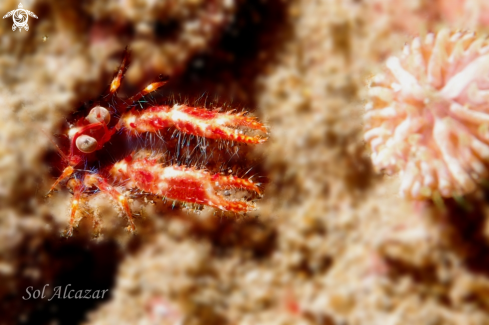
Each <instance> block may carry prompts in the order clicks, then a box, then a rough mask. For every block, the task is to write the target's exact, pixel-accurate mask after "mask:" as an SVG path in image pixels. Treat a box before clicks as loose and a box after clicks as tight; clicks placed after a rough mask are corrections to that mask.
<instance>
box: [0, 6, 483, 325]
mask: <svg viewBox="0 0 489 325" xmlns="http://www.w3.org/2000/svg"><path fill="white" fill-rule="evenodd" d="M189 2H190V1H189ZM168 3H171V2H168ZM410 3H411V4H412V2H411V1H410V0H403V1H401V4H402V5H405V7H406V8H408V9H407V10H413V11H412V12H409V13H410V14H413V15H416V14H417V11H416V10H417V9H416V8H414V9H412V8H411V7H410V5H409V4H410ZM147 4H148V8H151V6H150V5H149V4H150V2H148V3H147ZM25 5H26V6H27V4H25ZM112 5H113V6H115V8H114V9H111V10H114V11H117V10H118V9H117V4H116V3H115V2H114V3H113V4H112ZM15 6H16V4H14V3H12V4H10V5H9V6H7V7H8V8H14V7H15ZM163 7H164V6H162V8H163ZM34 8H35V7H34ZM34 8H33V9H32V11H34V12H36V9H34ZM165 8H169V7H165ZM286 8H287V13H288V16H287V17H288V23H287V24H285V25H284V26H283V31H284V32H283V33H284V34H285V35H284V36H286V39H287V40H286V41H285V42H284V43H283V44H281V45H280V46H279V47H278V48H277V49H276V53H274V55H275V56H276V60H275V61H273V62H271V63H269V64H268V65H267V66H263V67H260V70H261V71H262V73H261V76H260V78H258V80H256V86H257V87H256V88H257V89H258V90H259V91H257V92H256V93H254V94H252V95H256V97H255V98H254V100H255V102H256V104H257V107H256V110H255V113H256V114H257V115H258V116H259V117H260V119H263V120H265V121H266V122H267V123H268V124H269V125H270V129H271V139H270V141H269V142H268V144H266V145H264V146H262V147H259V148H258V149H257V152H256V154H257V156H262V157H264V158H263V166H264V168H265V170H264V171H263V173H264V174H265V175H267V177H268V178H269V183H268V185H267V188H266V191H265V197H264V199H263V200H262V201H261V202H260V203H259V208H260V213H259V215H258V217H257V218H256V219H255V218H243V219H242V220H238V221H236V220H229V219H220V218H218V217H217V218H216V217H215V216H214V215H213V214H212V213H211V212H210V211H208V210H204V211H203V212H202V213H201V214H200V215H195V214H193V213H189V214H188V215H185V214H179V213H171V212H168V211H167V210H164V209H163V208H162V207H160V206H159V205H158V204H159V203H158V204H157V205H155V206H151V205H150V206H148V208H146V210H145V215H146V216H148V218H147V220H148V222H147V224H145V222H144V220H142V221H140V223H139V224H138V227H139V236H141V238H142V239H141V241H143V242H144V244H143V245H142V247H141V248H140V249H139V250H137V251H136V252H135V253H131V254H129V253H126V258H125V260H124V261H123V262H122V264H121V265H120V268H119V271H118V275H117V278H116V283H115V287H114V288H113V289H112V290H111V292H112V300H111V301H108V302H107V303H106V304H104V305H103V306H101V307H100V308H98V309H96V310H93V311H91V312H90V315H89V317H88V320H87V321H86V323H87V324H97V325H98V324H253V325H255V324H328V325H330V324H349V325H353V324H361V325H365V324H368V325H369V324H372V325H374V324H375V325H377V324H382V325H384V324H389V325H397V324H403V325H404V324H406V325H408V324H409V325H411V324H450V325H451V324H457V325H459V324H460V325H462V324H489V314H488V308H489V305H488V301H487V292H488V290H489V278H488V274H489V267H488V265H489V263H488V260H487V256H489V255H488V253H489V241H488V236H489V235H488V233H489V231H488V230H487V229H489V227H487V225H486V223H487V222H486V215H487V205H486V204H485V195H486V194H484V192H483V191H480V192H478V193H476V194H474V195H473V196H471V197H469V198H466V199H465V200H461V201H459V202H455V201H446V202H445V203H444V204H443V205H440V206H433V205H430V204H427V203H412V202H409V201H405V200H402V199H400V198H399V197H398V196H397V194H396V193H397V189H398V186H399V184H398V181H397V180H396V179H395V178H387V177H383V176H380V175H376V174H375V173H374V172H373V169H372V166H371V164H370V160H369V155H368V152H367V151H366V149H365V146H364V143H363V141H362V132H363V131H362V129H363V126H362V122H361V121H362V114H363V106H364V101H365V99H366V84H365V80H366V79H367V78H368V77H370V76H372V75H373V74H374V73H377V72H378V71H380V70H381V69H382V67H383V61H384V59H385V58H386V57H387V56H389V55H390V54H391V53H394V52H397V51H400V50H401V48H402V44H403V43H404V42H405V41H407V40H408V39H409V36H408V35H407V32H406V31H405V30H402V28H397V27H396V28H394V27H393V25H392V21H393V18H392V17H391V16H390V15H391V14H390V13H389V12H388V11H387V12H386V11H379V10H378V8H375V7H374V6H373V2H367V1H364V2H362V1H353V0H351V1H348V0H344V1H340V0H329V1H328V0H323V1H312V0H301V1H299V0H297V1H291V2H287V3H286ZM410 8H411V9H410ZM1 9H4V8H3V6H2V8H1ZM88 10H89V11H90V12H92V13H97V14H99V15H101V16H103V15H106V14H107V12H106V11H104V10H106V9H104V8H99V7H97V6H91V7H89V9H88ZM107 10H108V9H107ZM5 11H6V9H5ZM168 11H169V12H175V11H172V10H170V9H168ZM134 12H136V11H128V12H127V13H126V12H125V13H120V16H121V17H123V18H120V19H125V20H128V21H133V22H135V21H139V20H138V19H137V18H131V17H133V16H132V15H135V13H134ZM190 12H192V10H190ZM36 13H37V14H38V15H39V16H40V13H39V12H36ZM151 15H152V14H149V15H148V16H151ZM115 16H117V15H115ZM177 16H178V15H177ZM401 16H403V15H401ZM40 17H41V16H40ZM178 17H180V16H178ZM406 17H409V16H406ZM270 19H272V18H270ZM437 19H439V20H437V21H436V23H435V24H433V23H432V22H430V23H428V22H426V21H425V20H423V18H422V17H421V18H419V20H418V18H416V26H419V27H418V29H419V30H415V31H410V32H412V33H416V32H417V31H425V30H426V29H428V27H427V25H430V26H435V27H436V28H438V26H439V25H440V26H442V25H444V24H445V23H444V21H443V19H442V18H437ZM418 23H419V24H418ZM135 24H136V23H135ZM413 25H415V24H413ZM2 26H6V25H2ZM7 27H8V26H7ZM138 28H139V27H138ZM141 28H142V29H144V26H143V27H141ZM61 29H63V30H64V31H67V30H68V29H67V28H61ZM477 29H478V27H477ZM39 30H41V28H39ZM68 31H69V30H68ZM7 32H9V33H10V30H9V29H8V28H7V29H6V30H2V34H1V35H2V36H3V35H5V33H7ZM32 32H33V33H32V34H29V37H32V38H33V39H34V36H33V35H37V36H36V37H39V38H37V39H40V38H42V33H43V32H42V31H41V32H39V33H41V34H39V35H38V34H34V29H32ZM29 33H30V32H29ZM264 33H266V31H264ZM109 34H110V32H109ZM22 35H24V34H22ZM60 35H61V34H60ZM23 37H24V36H23ZM54 37H55V36H54V34H52V33H51V34H50V39H49V41H48V45H47V46H54V45H49V44H52V43H49V42H53V43H54V41H53V38H54ZM182 37H183V36H182ZM183 38H184V37H183ZM183 38H182V39H183ZM108 39H110V37H109V38H108ZM113 39H115V37H113ZM56 43H57V42H56ZM12 44H13V45H11V46H21V45H19V44H24V43H22V42H19V41H18V40H17V39H16V41H15V42H14V41H12ZM63 44H66V43H63ZM73 44H79V41H75V42H74V43H73ZM156 44H157V45H155V46H156V47H159V46H160V44H159V43H157V42H156ZM38 46H39V48H41V49H42V48H44V47H46V45H45V43H42V42H40V43H39V45H38ZM59 46H61V45H59ZM73 46H75V45H73ZM161 46H164V45H161ZM104 48H106V47H100V49H104ZM87 49H91V47H83V46H82V47H81V48H77V47H73V54H72V55H73V57H66V58H65V55H66V54H65V51H63V52H62V53H63V56H61V55H59V57H58V60H61V57H62V58H65V59H64V61H62V62H64V64H65V66H66V67H68V65H71V64H73V65H75V62H77V60H81V61H79V62H81V63H76V64H77V66H76V67H78V66H79V65H81V66H80V69H78V68H74V67H72V68H71V69H68V68H66V74H67V75H68V76H69V78H70V79H69V80H70V82H74V83H75V85H77V83H82V84H83V83H85V84H86V83H90V82H91V80H95V81H96V83H100V87H98V88H99V89H97V91H95V90H93V89H92V88H93V87H95V86H94V85H92V86H93V87H90V89H89V90H88V93H89V95H87V96H86V97H88V98H90V97H92V96H93V95H94V94H93V93H92V92H95V95H97V94H98V93H99V92H100V91H101V89H102V88H103V86H104V85H105V84H104V83H103V82H102V81H100V80H101V79H100V76H101V74H103V71H112V70H111V69H113V68H114V67H115V65H116V64H117V63H116V61H114V60H108V59H107V58H108V55H107V56H103V55H99V54H100V53H101V52H96V51H95V52H94V53H92V54H90V55H89V54H88V53H85V51H88V50H87ZM18 51H19V52H21V53H25V49H23V48H22V49H19V50H18ZM45 51H47V50H45ZM10 52H12V51H10ZM38 52H39V53H41V54H37V53H38ZM38 52H35V53H36V54H35V55H36V56H37V55H39V58H38V60H45V58H46V57H47V56H46V55H45V54H42V53H43V52H42V51H40V50H38ZM68 52H69V51H68ZM69 53H70V52H69ZM90 53H91V52H90ZM23 56H24V57H25V54H23ZM24 57H23V58H22V61H21V62H30V64H29V65H27V63H24V65H25V68H24V69H26V71H29V72H30V73H32V71H34V70H35V69H41V68H42V69H46V68H45V66H44V65H40V64H38V62H37V61H35V60H34V58H30V57H29V59H28V58H24ZM33 57H34V56H33ZM7 58H8V56H7V55H3V56H2V60H7ZM88 58H91V59H90V60H93V61H94V62H90V61H89V59H88ZM117 59H118V58H117ZM11 60H13V61H14V62H17V61H16V60H19V59H17V58H14V59H11ZM28 60H32V61H28ZM85 60H86V61H85ZM60 62H61V61H60ZM84 62H90V64H87V63H84ZM97 62H99V63H98V64H100V65H99V66H97ZM107 62H112V63H114V65H113V66H110V68H108V69H107V70H106V68H105V66H104V65H103V64H107ZM83 64H86V65H83ZM182 64H183V65H184V63H182ZM8 66H9V67H11V68H10V71H13V72H11V73H14V72H15V71H18V69H19V67H20V65H13V64H12V63H10V65H8ZM60 66H61V67H63V65H60ZM83 69H94V71H93V72H92V73H90V74H89V73H88V72H87V71H90V70H83ZM3 71H4V70H2V73H3ZM61 71H64V70H61ZM39 75H41V76H42V75H43V74H39ZM47 75H48V76H49V77H53V76H52V74H47ZM36 76H37V73H36ZM5 78H6V77H4V76H2V82H5V80H6V79H5ZM36 78H37V77H35V78H34V77H33V78H32V79H27V80H26V79H21V81H18V82H17V83H14V81H10V82H9V86H8V87H7V88H2V89H9V90H10V92H11V93H9V95H8V96H5V95H2V97H0V98H1V100H2V101H5V102H7V101H8V102H7V103H6V105H8V106H11V107H15V105H14V104H15V102H10V101H13V99H12V98H16V97H15V96H18V98H19V99H18V101H19V102H20V103H22V101H26V102H29V103H32V102H34V103H35V104H36V105H39V103H42V102H43V101H41V100H38V99H37V98H35V97H34V98H33V97H32V96H29V95H28V92H27V90H28V89H29V88H28V86H29V85H30V84H32V86H31V87H34V86H38V85H39V83H42V82H41V81H36ZM54 78H55V79H56V80H57V78H60V79H59V81H57V83H55V82H52V83H50V84H49V85H50V86H49V87H54V86H52V85H61V84H62V83H63V81H62V80H63V79H62V78H61V77H60V76H58V74H56V76H54ZM84 78H88V79H84ZM134 78H135V79H134V80H138V77H137V76H136V77H134ZM102 79H103V78H102ZM41 80H42V79H41ZM103 80H105V79H103ZM16 84H17V88H15V85H16ZM11 85H12V86H11ZM75 85H73V86H70V87H72V88H68V91H67V92H68V94H72V92H73V90H72V89H73V87H75ZM46 87H48V86H46ZM59 87H61V86H59ZM16 89H17V90H16ZM24 89H25V90H24ZM35 89H37V88H35ZM70 89H71V91H70ZM13 90H16V92H13ZM2 91H4V90H2ZM21 91H25V92H26V94H23V93H22V92H21ZM38 92H39V93H40V94H41V98H42V96H46V99H45V101H44V103H47V104H45V105H46V107H41V108H39V109H38V110H36V108H35V107H37V106H34V105H33V104H31V106H30V107H32V108H31V109H30V110H26V113H25V115H26V116H27V117H25V118H26V119H27V120H28V121H31V119H30V116H31V115H32V112H37V111H38V112H39V115H41V116H46V121H45V124H46V125H45V126H44V127H45V128H46V129H49V128H55V124H56V123H59V120H60V119H62V118H63V116H64V114H65V113H66V112H67V111H70V110H71V109H72V108H73V106H72V103H70V100H72V101H73V100H75V99H74V97H70V96H72V95H66V96H67V98H68V99H63V100H61V99H60V100H59V102H57V103H58V104H57V105H54V104H53V106H49V105H50V104H49V103H51V102H54V98H57V97H55V96H54V94H56V96H59V93H62V92H60V91H58V90H56V91H54V90H53V91H52V93H49V92H48V90H43V89H41V90H40V91H38ZM49 94H51V95H49ZM82 97H83V98H84V96H82V95H79V97H77V99H79V98H82ZM29 100H30V101H29ZM55 103H56V102H55ZM18 105H20V104H18ZM20 107H22V105H20ZM3 111H4V112H6V114H7V118H5V119H2V122H0V123H4V121H8V122H9V123H7V125H8V126H9V128H10V129H9V131H4V130H6V128H4V127H3V126H2V127H1V128H0V130H1V131H0V132H1V133H0V134H1V136H2V140H1V141H5V142H2V146H0V150H9V151H8V155H2V156H1V158H0V159H5V160H6V161H7V162H8V159H10V158H8V159H7V158H4V157H12V156H13V157H15V156H16V155H18V156H21V157H29V156H30V155H32V157H30V158H29V159H30V160H28V159H27V158H22V159H24V160H25V161H26V163H25V166H28V167H25V169H19V168H18V167H16V166H17V165H20V166H22V165H21V164H19V163H17V162H16V160H15V159H14V160H11V162H10V165H9V164H8V163H4V165H2V168H3V166H6V167H5V168H4V169H2V174H1V177H0V180H1V181H2V184H5V185H3V188H4V192H3V193H5V194H2V195H3V196H2V198H1V200H3V201H1V202H3V203H6V205H7V206H8V207H9V208H8V209H3V210H1V212H0V213H1V214H2V217H1V222H2V223H3V224H4V226H3V227H2V228H1V229H9V232H7V231H5V235H3V234H2V235H0V238H2V239H1V240H2V241H1V242H2V243H4V242H7V241H8V242H10V243H11V244H12V245H13V246H15V245H16V244H15V243H20V242H23V243H25V242H26V241H25V240H24V239H23V237H21V236H20V235H19V234H23V233H24V230H21V225H22V224H23V223H22V222H21V221H19V220H24V219H25V217H22V218H21V217H20V216H24V215H31V216H33V217H35V219H34V218H33V220H36V221H35V222H32V223H31V222H28V224H29V225H28V226H26V228H29V229H31V230H30V233H33V234H35V235H34V237H36V236H37V237H36V238H40V239H39V240H41V241H42V239H43V238H49V237H52V236H58V235H59V234H58V233H57V230H49V229H52V228H50V227H52V226H51V225H53V224H56V223H55V222H52V221H50V218H52V217H53V216H58V218H59V219H60V220H61V219H62V218H63V217H66V216H67V210H66V209H67V204H68V203H67V202H68V201H67V199H68V198H69V197H68V194H67V193H65V194H57V196H55V197H53V198H52V199H51V201H50V203H49V204H48V205H46V206H44V205H42V204H41V203H40V202H41V201H42V200H41V199H34V200H26V197H34V198H38V196H36V195H35V193H34V192H33V191H32V190H31V189H32V188H36V187H33V186H28V184H29V183H28V182H27V181H24V180H23V181H22V182H21V181H19V180H18V179H19V177H20V175H23V176H22V177H27V179H33V180H32V181H31V182H34V184H36V183H35V182H36V177H43V176H39V175H45V176H44V177H46V178H48V176H47V175H48V171H47V169H48V167H43V166H44V165H43V164H39V163H38V162H39V159H40V157H41V156H42V153H43V152H45V150H46V146H48V141H47V140H38V139H42V137H41V136H40V135H39V136H36V141H41V144H42V143H44V146H41V145H40V144H39V142H36V143H34V142H29V141H28V140H26V139H24V137H25V133H23V132H25V130H26V128H25V127H24V124H22V123H20V122H17V121H19V120H20V119H19V116H22V114H21V113H22V110H20V111H18V112H17V111H16V110H12V111H9V110H5V109H3ZM9 114H11V115H9ZM34 121H35V123H41V122H42V118H39V119H38V118H36V119H35V120H34ZM40 121H41V122H40ZM23 123H26V122H23ZM29 123H34V122H29ZM31 129H32V128H31ZM7 136H8V138H5V139H7V141H6V140H4V137H7ZM16 138H19V139H18V140H16ZM12 141H22V143H21V144H18V145H11V146H10V143H12ZM42 141H44V142H42ZM3 143H5V145H4V144H3ZM14 143H15V142H14ZM21 146H26V148H28V150H27V149H26V150H20V151H19V149H18V148H23V147H21ZM4 148H7V149H4ZM26 159H27V160H26ZM0 161H2V162H3V160H0ZM29 168H30V169H29ZM40 168H41V169H42V170H39V169H40ZM29 177H30V178H29ZM22 179H23V178H22ZM4 180H8V182H7V181H4ZM44 182H46V181H45V180H41V182H40V183H41V185H42V184H44ZM19 184H26V185H25V187H26V188H27V189H28V190H25V191H21V189H22V188H23V187H19ZM42 186H44V185H42ZM42 186H41V187H42ZM46 186H47V185H46ZM17 198H21V199H22V202H26V201H27V202H31V201H32V202H33V203H25V204H24V203H23V204H20V203H19V199H17ZM29 204H30V207H29ZM93 204H97V202H96V201H94V202H93ZM24 205H26V206H27V207H26V208H22V207H23V206H24ZM156 211H164V213H163V216H164V217H161V212H160V213H159V214H160V217H155V216H157V215H158V213H156ZM39 214H41V216H39ZM42 215H44V216H45V218H44V219H43V218H42ZM175 215H178V216H175ZM39 220H42V221H39ZM45 220H46V221H45ZM46 223H47V224H48V228H46V229H47V230H45V231H43V232H41V231H40V229H42V228H43V227H46ZM9 225H10V226H9ZM15 225H18V226H15ZM31 225H32V226H31ZM106 231H108V230H106ZM41 233H42V236H41V235H38V234H41ZM8 234H10V236H11V237H8ZM14 237H15V238H17V239H13V238H14ZM110 237H111V236H110V233H105V235H104V236H103V237H102V239H101V241H104V240H107V239H103V238H110ZM4 238H5V239H4ZM12 245H11V246H8V245H3V246H2V250H4V251H5V252H15V250H14V249H13V247H12ZM9 258H10V261H12V260H15V258H16V256H15V254H13V255H12V257H9ZM12 264H13V263H9V260H8V259H6V262H5V263H3V262H2V264H0V272H4V273H3V274H9V273H8V272H10V275H9V276H8V277H7V278H6V279H7V280H9V281H12V279H16V278H15V276H14V274H15V272H14V271H12V270H14V269H13V267H12ZM45 274H47V273H41V276H44V277H46V279H49V278H48V277H47V276H46V275H45ZM51 276H55V275H53V274H51ZM4 283H5V282H4ZM11 283H13V282H11Z"/></svg>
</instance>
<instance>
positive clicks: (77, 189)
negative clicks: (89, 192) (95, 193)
mask: <svg viewBox="0 0 489 325" xmlns="http://www.w3.org/2000/svg"><path fill="white" fill-rule="evenodd" d="M70 182H73V184H72V186H71V188H72V190H73V198H72V199H71V207H70V226H69V228H68V231H67V233H66V235H67V236H68V237H70V236H72V235H73V226H74V224H75V216H76V212H77V211H78V210H79V207H80V205H81V204H82V194H83V184H82V182H81V181H79V180H78V179H72V180H70ZM70 185H71V184H70Z"/></svg>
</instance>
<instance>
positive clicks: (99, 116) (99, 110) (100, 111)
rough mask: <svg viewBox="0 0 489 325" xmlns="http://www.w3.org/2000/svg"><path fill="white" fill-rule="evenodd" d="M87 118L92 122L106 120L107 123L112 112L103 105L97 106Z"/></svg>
mask: <svg viewBox="0 0 489 325" xmlns="http://www.w3.org/2000/svg"><path fill="white" fill-rule="evenodd" d="M86 120H87V121H88V122H90V123H98V122H102V121H104V122H105V124H106V125H108V124H109V122H110V113H109V111H108V110H107V109H106V108H105V107H102V106H95V107H94V108H92V109H91V110H90V113H89V114H88V115H87V117H86Z"/></svg>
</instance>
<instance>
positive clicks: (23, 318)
mask: <svg viewBox="0 0 489 325" xmlns="http://www.w3.org/2000/svg"><path fill="white" fill-rule="evenodd" d="M12 254H14V255H15V256H16V259H15V263H16V270H17V275H16V280H15V281H12V280H10V281H12V282H10V286H9V287H8V292H7V293H6V295H5V299H4V301H3V302H2V304H0V308H1V310H0V314H1V315H2V316H1V320H0V324H46V325H47V324H53V322H55V323H56V324H58V325H65V324H66V325H67V324H78V323H80V322H82V321H83V320H84V319H85V316H86V312H87V311H88V310H91V309H94V308H96V307H97V306H98V305H100V304H101V303H102V302H105V301H107V300H109V299H110V297H111V290H112V288H113V286H114V283H115V275H116V272H117V266H118V264H119V262H120V260H121V257H122V254H121V252H120V249H119V247H118V246H117V244H116V243H115V242H110V241H105V242H100V243H97V242H95V241H93V240H92V239H91V237H86V238H82V237H72V238H69V239H66V238H61V237H60V235H59V233H57V232H46V233H43V234H42V235H41V234H30V235H27V236H26V238H24V240H23V241H22V244H21V245H19V246H18V247H17V248H16V251H15V252H12ZM3 281H9V279H8V278H4V279H2V282H3ZM46 284H48V286H46ZM57 287H59V288H58V289H57ZM43 288H45V289H44V298H42V292H43ZM37 290H38V291H37ZM65 290H66V292H65ZM70 290H73V291H71V292H70ZM79 290H83V297H85V296H87V294H88V293H87V291H86V290H91V291H90V294H89V297H90V299H84V298H82V299H77V298H76V294H77V291H79ZM96 290H99V291H98V292H96ZM101 290H105V293H104V294H103V298H102V291H101ZM36 291H37V292H36ZM57 292H59V294H57ZM65 294H66V295H65ZM94 295H95V296H96V297H98V299H96V298H95V299H94V298H93V297H94ZM53 296H54V297H53ZM69 296H71V299H70V298H69ZM80 296H81V293H79V294H78V297H80ZM23 298H25V299H23ZM35 298H37V299H35ZM50 299H51V300H50Z"/></svg>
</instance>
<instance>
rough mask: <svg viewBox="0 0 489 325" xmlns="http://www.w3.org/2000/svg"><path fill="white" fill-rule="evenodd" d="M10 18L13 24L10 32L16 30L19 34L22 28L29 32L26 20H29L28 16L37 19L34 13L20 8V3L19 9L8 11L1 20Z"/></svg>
mask: <svg viewBox="0 0 489 325" xmlns="http://www.w3.org/2000/svg"><path fill="white" fill-rule="evenodd" d="M10 16H12V18H13V19H14V24H13V25H12V30H13V31H14V32H15V30H16V29H17V28H18V29H19V32H21V31H22V28H24V29H25V30H26V31H28V30H29V25H27V20H29V16H31V17H34V18H36V19H37V16H36V14H35V13H33V12H32V11H29V10H25V9H24V8H23V6H22V3H19V8H18V9H15V10H12V11H9V12H8V13H7V14H6V15H5V16H3V19H5V18H8V17H10Z"/></svg>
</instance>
